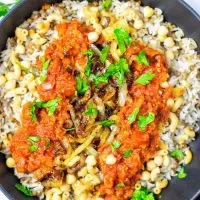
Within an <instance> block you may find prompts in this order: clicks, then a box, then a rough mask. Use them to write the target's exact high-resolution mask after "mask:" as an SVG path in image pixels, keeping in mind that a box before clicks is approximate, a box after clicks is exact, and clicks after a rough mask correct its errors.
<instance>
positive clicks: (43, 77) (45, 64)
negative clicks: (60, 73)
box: [40, 58, 51, 82]
mask: <svg viewBox="0 0 200 200" xmlns="http://www.w3.org/2000/svg"><path fill="white" fill-rule="evenodd" d="M50 62H51V60H50V59H48V60H45V58H43V59H42V72H41V75H40V81H41V82H44V81H45V80H46V79H47V73H48V68H49V64H50Z"/></svg>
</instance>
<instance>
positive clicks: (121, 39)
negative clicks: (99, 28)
mask: <svg viewBox="0 0 200 200" xmlns="http://www.w3.org/2000/svg"><path fill="white" fill-rule="evenodd" d="M114 34H115V36H116V39H117V42H118V46H119V49H120V51H121V53H122V54H123V53H124V52H125V51H126V45H130V44H131V42H132V41H133V40H132V38H131V37H130V35H129V33H128V32H127V31H126V30H125V29H124V28H116V29H115V30H114Z"/></svg>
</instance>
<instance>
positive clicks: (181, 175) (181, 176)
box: [177, 167, 187, 179]
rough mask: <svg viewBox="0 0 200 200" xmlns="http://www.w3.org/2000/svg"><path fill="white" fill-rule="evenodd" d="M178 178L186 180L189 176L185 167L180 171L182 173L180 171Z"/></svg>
mask: <svg viewBox="0 0 200 200" xmlns="http://www.w3.org/2000/svg"><path fill="white" fill-rule="evenodd" d="M177 176H178V178H179V179H183V178H185V177H186V176H187V174H186V173H185V169H184V167H181V169H180V171H179V173H178V175H177Z"/></svg>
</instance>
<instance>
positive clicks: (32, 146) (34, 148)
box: [29, 144, 38, 152]
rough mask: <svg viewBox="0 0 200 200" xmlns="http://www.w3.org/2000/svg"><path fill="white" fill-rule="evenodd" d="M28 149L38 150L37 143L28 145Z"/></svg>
mask: <svg viewBox="0 0 200 200" xmlns="http://www.w3.org/2000/svg"><path fill="white" fill-rule="evenodd" d="M29 150H30V151H31V152H35V151H37V150H38V145H37V144H32V145H31V146H30V147H29Z"/></svg>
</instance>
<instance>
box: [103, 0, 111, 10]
mask: <svg viewBox="0 0 200 200" xmlns="http://www.w3.org/2000/svg"><path fill="white" fill-rule="evenodd" d="M111 4H112V0H104V1H103V2H102V4H101V6H102V8H103V9H105V10H108V8H109V7H110V6H111Z"/></svg>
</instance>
